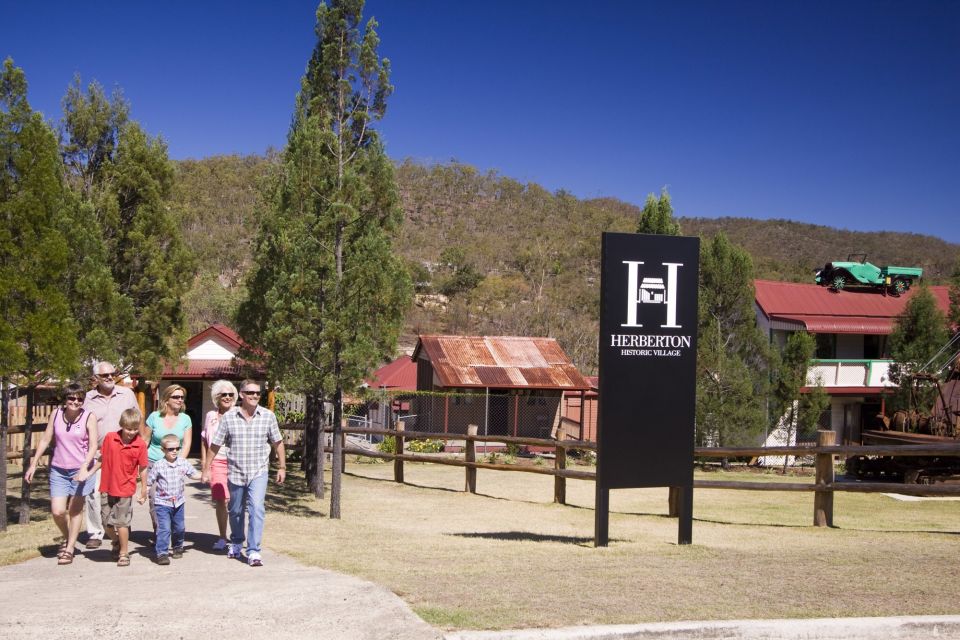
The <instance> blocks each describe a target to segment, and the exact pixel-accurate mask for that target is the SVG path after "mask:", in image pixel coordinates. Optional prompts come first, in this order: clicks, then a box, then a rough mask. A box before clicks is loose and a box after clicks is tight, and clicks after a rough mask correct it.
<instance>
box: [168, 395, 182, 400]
mask: <svg viewBox="0 0 960 640" xmlns="http://www.w3.org/2000/svg"><path fill="white" fill-rule="evenodd" d="M170 399H171V400H183V396H170Z"/></svg>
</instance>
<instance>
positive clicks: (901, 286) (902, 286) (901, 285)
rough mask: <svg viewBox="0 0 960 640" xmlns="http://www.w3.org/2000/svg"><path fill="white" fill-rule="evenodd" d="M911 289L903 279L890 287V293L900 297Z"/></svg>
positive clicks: (895, 281)
mask: <svg viewBox="0 0 960 640" xmlns="http://www.w3.org/2000/svg"><path fill="white" fill-rule="evenodd" d="M909 288H910V284H909V283H908V282H907V281H906V280H904V279H903V278H897V279H896V280H894V281H893V283H892V284H891V285H890V293H892V294H893V295H895V296H899V295H900V294H902V293H904V292H906V290H907V289H909Z"/></svg>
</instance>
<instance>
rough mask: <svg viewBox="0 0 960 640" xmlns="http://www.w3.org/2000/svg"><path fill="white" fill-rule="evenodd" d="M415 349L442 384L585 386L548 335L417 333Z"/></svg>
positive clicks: (520, 386)
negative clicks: (539, 336) (536, 336)
mask: <svg viewBox="0 0 960 640" xmlns="http://www.w3.org/2000/svg"><path fill="white" fill-rule="evenodd" d="M421 353H423V354H425V355H426V357H427V358H428V359H429V360H430V363H431V364H432V365H433V371H434V373H435V374H436V376H437V378H438V379H439V381H440V385H441V386H444V387H497V388H501V389H502V388H508V389H590V383H589V382H587V380H586V379H585V378H584V377H583V376H582V375H580V372H579V371H577V368H576V367H575V366H573V363H572V362H570V359H569V358H568V357H567V354H565V353H564V352H563V349H561V348H560V345H559V344H558V343H557V341H556V340H555V339H553V338H528V337H520V336H420V339H419V341H418V342H417V348H416V350H415V351H414V352H413V358H414V360H416V359H417V358H419V357H420V355H421Z"/></svg>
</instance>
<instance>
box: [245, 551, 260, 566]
mask: <svg viewBox="0 0 960 640" xmlns="http://www.w3.org/2000/svg"><path fill="white" fill-rule="evenodd" d="M247 564H249V565H250V566H251V567H262V566H263V560H261V559H260V554H259V553H257V552H256V551H251V552H250V553H249V554H247Z"/></svg>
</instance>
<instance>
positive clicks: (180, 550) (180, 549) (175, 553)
mask: <svg viewBox="0 0 960 640" xmlns="http://www.w3.org/2000/svg"><path fill="white" fill-rule="evenodd" d="M170 557H171V558H173V559H174V560H179V559H180V558H182V557H183V547H177V548H176V549H174V550H173V553H172V554H171V555H170Z"/></svg>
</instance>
